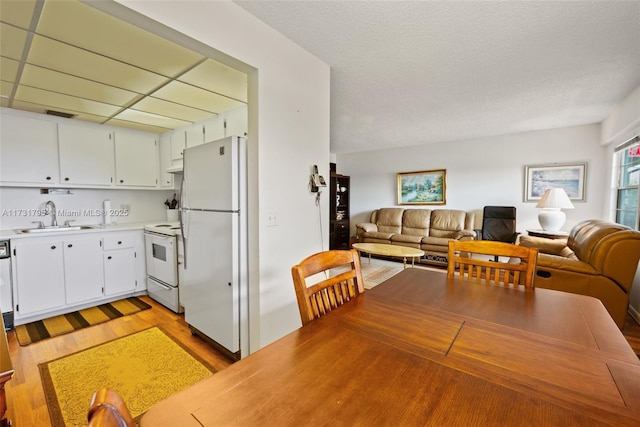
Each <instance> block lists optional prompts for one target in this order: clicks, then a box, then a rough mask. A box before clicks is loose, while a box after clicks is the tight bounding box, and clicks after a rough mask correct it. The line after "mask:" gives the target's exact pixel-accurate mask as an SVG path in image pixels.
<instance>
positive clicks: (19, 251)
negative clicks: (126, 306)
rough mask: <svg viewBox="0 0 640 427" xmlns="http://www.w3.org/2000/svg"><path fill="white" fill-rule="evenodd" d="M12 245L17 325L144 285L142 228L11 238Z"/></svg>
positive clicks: (93, 303) (70, 309)
mask: <svg viewBox="0 0 640 427" xmlns="http://www.w3.org/2000/svg"><path fill="white" fill-rule="evenodd" d="M11 247H12V248H13V253H12V255H13V256H12V257H11V263H12V274H13V276H12V279H13V295H14V317H15V324H16V325H20V324H23V323H26V322H30V321H33V320H39V319H43V318H46V317H50V316H53V315H57V314H62V313H68V312H71V311H74V310H76V309H78V308H84V307H89V306H92V305H99V304H101V303H102V301H103V300H113V298H114V297H117V296H118V295H122V296H123V297H124V296H127V295H130V294H133V293H135V292H139V291H142V290H144V289H146V283H145V281H144V277H145V270H144V237H143V233H142V230H131V231H114V232H104V233H95V232H87V233H85V234H83V233H74V234H69V235H66V234H65V235H64V236H60V235H57V236H51V237H29V238H21V239H12V240H11ZM138 254H140V256H138Z"/></svg>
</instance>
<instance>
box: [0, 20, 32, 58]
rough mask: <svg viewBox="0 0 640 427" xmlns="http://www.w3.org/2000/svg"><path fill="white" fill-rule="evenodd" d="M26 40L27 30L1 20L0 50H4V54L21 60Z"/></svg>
mask: <svg viewBox="0 0 640 427" xmlns="http://www.w3.org/2000/svg"><path fill="white" fill-rule="evenodd" d="M26 41H27V32H26V31H24V30H21V29H20V28H16V27H12V26H11V25H8V24H5V23H3V22H0V52H2V56H6V57H8V58H12V59H17V60H18V61H19V60H21V59H22V51H23V50H24V44H25V43H26Z"/></svg>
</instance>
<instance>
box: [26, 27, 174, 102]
mask: <svg viewBox="0 0 640 427" xmlns="http://www.w3.org/2000/svg"><path fill="white" fill-rule="evenodd" d="M27 62H29V63H31V64H34V65H39V66H41V67H45V68H51V69H53V70H58V71H60V72H63V73H66V74H70V75H73V76H77V77H82V78H86V79H89V80H93V81H96V82H100V83H105V84H109V85H112V86H115V87H119V88H122V89H127V90H131V91H134V92H140V93H147V92H150V91H151V90H153V89H154V88H156V87H158V86H160V85H161V84H163V83H164V82H166V81H167V79H166V78H165V77H162V76H159V75H158V74H155V73H151V72H148V71H145V70H141V69H140V68H137V67H133V66H131V65H127V64H123V63H121V62H118V61H114V60H112V59H109V58H106V57H104V56H100V55H97V54H95V53H92V52H88V51H86V50H82V49H79V48H76V47H73V46H69V45H67V44H64V43H60V42H57V41H54V40H51V39H48V38H46V37H42V36H38V35H36V36H34V38H33V43H32V45H31V50H30V51H29V56H28V58H27Z"/></svg>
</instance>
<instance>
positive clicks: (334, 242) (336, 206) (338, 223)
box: [329, 172, 350, 249]
mask: <svg viewBox="0 0 640 427" xmlns="http://www.w3.org/2000/svg"><path fill="white" fill-rule="evenodd" d="M329 192H330V196H329V227H330V231H329V249H349V247H350V244H349V177H348V176H345V175H338V174H336V173H335V172H331V178H330V180H329Z"/></svg>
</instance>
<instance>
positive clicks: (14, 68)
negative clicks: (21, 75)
mask: <svg viewBox="0 0 640 427" xmlns="http://www.w3.org/2000/svg"><path fill="white" fill-rule="evenodd" d="M19 66H20V62H18V61H15V60H13V59H10V58H5V57H4V56H0V80H3V81H5V82H15V81H16V77H17V75H18V67H19Z"/></svg>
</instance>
